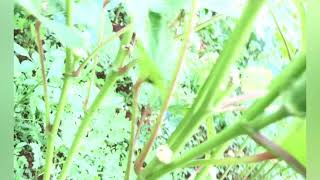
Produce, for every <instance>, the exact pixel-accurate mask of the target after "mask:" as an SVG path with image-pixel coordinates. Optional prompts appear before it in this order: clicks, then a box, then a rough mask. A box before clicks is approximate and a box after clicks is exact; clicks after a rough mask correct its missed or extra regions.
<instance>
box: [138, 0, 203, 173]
mask: <svg viewBox="0 0 320 180" xmlns="http://www.w3.org/2000/svg"><path fill="white" fill-rule="evenodd" d="M197 4H198V1H197V0H193V1H192V10H191V14H190V17H189V21H188V24H187V26H186V32H185V34H184V40H183V44H182V47H181V49H180V52H179V56H178V59H177V63H178V64H177V66H176V69H175V71H174V74H173V79H172V82H171V84H170V86H169V91H168V93H167V96H166V98H165V102H164V104H163V106H162V108H161V110H160V114H159V116H158V117H157V120H156V123H155V125H154V126H153V128H152V131H151V137H150V139H149V140H148V141H147V144H146V145H145V146H144V148H143V149H142V151H141V153H140V155H139V156H138V158H137V161H136V163H135V171H136V172H137V173H139V172H140V171H141V168H142V165H143V162H144V160H145V158H146V156H147V154H148V152H149V151H150V149H151V147H152V145H153V143H154V141H155V139H156V137H157V135H158V132H159V130H160V128H161V125H162V121H163V117H164V114H165V112H166V111H167V109H168V107H169V104H170V101H171V99H172V95H173V93H174V91H175V88H176V86H177V81H178V78H179V74H180V71H181V68H182V66H183V64H184V60H185V58H186V55H187V50H188V47H189V39H190V35H191V33H192V31H193V24H194V21H195V19H196V16H197V14H196V13H197V6H198V5H197Z"/></svg>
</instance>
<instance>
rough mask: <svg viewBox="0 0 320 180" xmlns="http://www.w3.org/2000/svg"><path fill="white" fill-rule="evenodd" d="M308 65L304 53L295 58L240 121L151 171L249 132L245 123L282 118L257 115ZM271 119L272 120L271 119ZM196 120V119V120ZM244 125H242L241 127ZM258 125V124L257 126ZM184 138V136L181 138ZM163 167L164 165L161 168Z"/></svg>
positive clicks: (166, 169) (165, 167) (163, 169)
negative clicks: (261, 118)
mask: <svg viewBox="0 0 320 180" xmlns="http://www.w3.org/2000/svg"><path fill="white" fill-rule="evenodd" d="M305 66H306V59H305V56H304V55H299V56H298V57H297V59H295V60H294V61H293V62H292V63H291V64H290V65H289V66H288V67H287V68H286V69H285V70H284V71H283V72H282V73H281V74H280V75H279V76H278V77H277V78H276V79H275V80H274V82H273V83H272V84H271V86H270V91H269V93H268V94H267V95H266V96H265V97H263V98H260V99H259V100H257V101H256V102H255V103H254V104H253V105H252V106H251V107H250V108H249V109H248V110H247V111H246V112H244V115H243V117H242V118H241V120H240V121H237V122H236V123H235V124H233V125H231V126H230V127H228V128H227V129H225V130H223V131H222V132H221V133H219V134H217V135H216V136H215V137H213V138H211V139H209V140H208V141H206V142H204V143H202V144H200V145H198V146H197V147H195V148H193V149H192V150H190V151H189V152H187V153H186V154H185V155H183V156H181V157H180V158H179V159H178V160H175V161H174V162H172V164H169V165H166V166H164V165H160V166H158V167H159V168H154V169H153V171H151V172H149V174H151V173H152V172H156V173H157V174H161V173H166V172H169V171H171V170H173V168H174V167H179V166H181V165H183V164H185V163H186V162H188V161H190V160H192V159H194V158H196V157H198V156H199V155H202V154H204V153H206V152H209V151H210V150H212V148H213V147H217V146H219V145H221V144H222V143H223V142H226V141H228V140H230V139H232V138H234V137H236V136H238V135H241V134H244V133H247V130H246V129H245V128H243V126H244V124H247V123H250V122H252V123H253V124H258V125H257V128H263V127H262V125H264V126H267V125H268V124H270V123H273V122H275V121H277V120H279V118H282V117H283V116H282V115H283V112H281V113H279V114H280V115H279V114H277V112H276V113H275V115H271V118H264V119H263V121H264V122H263V123H261V122H259V123H256V117H257V116H258V115H259V114H261V113H262V112H263V111H264V109H265V108H266V107H267V106H268V105H270V104H271V103H272V102H273V100H274V99H275V98H276V97H277V96H278V95H279V94H280V93H281V92H282V91H284V90H285V89H286V88H288V87H289V85H290V84H291V83H292V82H293V81H294V80H295V79H297V77H298V76H299V75H301V74H302V73H303V72H304V70H305ZM270 119H271V120H270ZM194 121H195V120H194ZM241 126H242V127H241ZM255 127H256V126H255ZM182 138H184V137H183V136H182V137H181V138H180V140H181V139H182ZM161 167H163V168H162V169H161ZM168 167H169V168H168ZM144 175H147V174H144Z"/></svg>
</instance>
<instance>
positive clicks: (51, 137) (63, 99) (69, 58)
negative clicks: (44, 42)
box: [43, 0, 73, 180]
mask: <svg viewBox="0 0 320 180" xmlns="http://www.w3.org/2000/svg"><path fill="white" fill-rule="evenodd" d="M65 3H66V9H67V12H66V14H67V18H66V19H67V20H66V23H67V25H68V26H69V27H71V26H72V0H66V1H65ZM72 62H73V55H72V50H71V49H70V48H66V63H65V79H64V82H63V87H62V92H61V95H60V100H59V105H58V107H57V112H56V115H55V119H54V121H53V125H52V129H51V130H50V132H49V134H48V140H47V152H46V160H45V167H44V177H43V179H44V180H49V179H50V172H51V168H52V164H53V162H52V161H53V154H54V144H55V140H56V137H57V133H58V129H59V125H60V122H61V116H62V113H63V111H64V107H65V105H66V103H67V95H68V89H69V87H70V86H71V84H72V77H71V76H68V75H67V74H70V73H71V72H72V67H71V65H72Z"/></svg>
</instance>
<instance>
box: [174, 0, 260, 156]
mask: <svg viewBox="0 0 320 180" xmlns="http://www.w3.org/2000/svg"><path fill="white" fill-rule="evenodd" d="M263 3H264V1H253V0H251V1H249V4H248V6H247V8H246V9H245V10H244V13H243V15H242V16H241V18H240V20H239V22H238V25H237V26H236V27H235V29H234V32H233V33H232V34H231V36H230V39H229V40H228V41H227V42H226V44H225V45H224V48H223V51H222V52H221V55H220V57H219V59H218V60H217V63H216V65H215V66H214V67H213V68H212V70H211V72H210V75H209V77H208V79H207V81H206V83H205V85H204V89H205V90H204V92H202V93H203V94H199V96H201V99H202V100H200V102H201V101H202V104H201V105H200V107H199V110H197V112H198V113H195V115H194V116H193V117H199V112H201V111H202V112H206V111H207V108H210V107H211V105H212V104H214V102H212V100H213V98H214V96H213V93H215V92H217V91H218V89H219V88H220V85H221V84H222V82H223V81H224V80H225V77H226V75H227V74H228V72H229V71H230V67H231V64H232V63H233V62H234V61H235V60H236V59H237V58H238V56H239V55H240V52H241V49H242V47H243V46H244V44H245V43H246V42H247V40H248V38H249V35H250V34H251V29H252V26H253V22H254V20H255V18H256V16H257V15H258V12H259V10H260V8H261V7H262V5H263ZM197 119H198V118H197ZM201 120H202V119H198V120H197V121H193V120H192V119H189V122H188V121H187V120H183V121H182V122H181V123H180V124H179V126H178V128H177V129H176V131H174V133H173V134H172V135H171V136H170V138H169V141H170V142H171V144H174V146H172V148H173V151H174V152H177V151H179V150H180V149H181V148H182V147H183V146H184V144H185V142H186V140H187V139H188V138H189V137H190V136H192V134H193V133H194V131H195V130H196V129H197V128H198V124H200V122H201ZM181 126H182V127H181ZM185 129H188V131H187V132H186V133H185V131H184V130H185ZM182 136H183V138H181V137H182ZM171 139H173V140H171Z"/></svg>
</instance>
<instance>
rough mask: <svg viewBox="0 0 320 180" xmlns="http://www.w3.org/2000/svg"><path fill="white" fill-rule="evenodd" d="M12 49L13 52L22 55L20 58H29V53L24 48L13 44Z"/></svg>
mask: <svg viewBox="0 0 320 180" xmlns="http://www.w3.org/2000/svg"><path fill="white" fill-rule="evenodd" d="M13 47H14V51H15V52H16V53H17V54H18V55H22V56H26V57H29V52H28V50H26V49H25V48H23V47H22V46H20V45H19V44H17V43H15V42H14V44H13Z"/></svg>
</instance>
